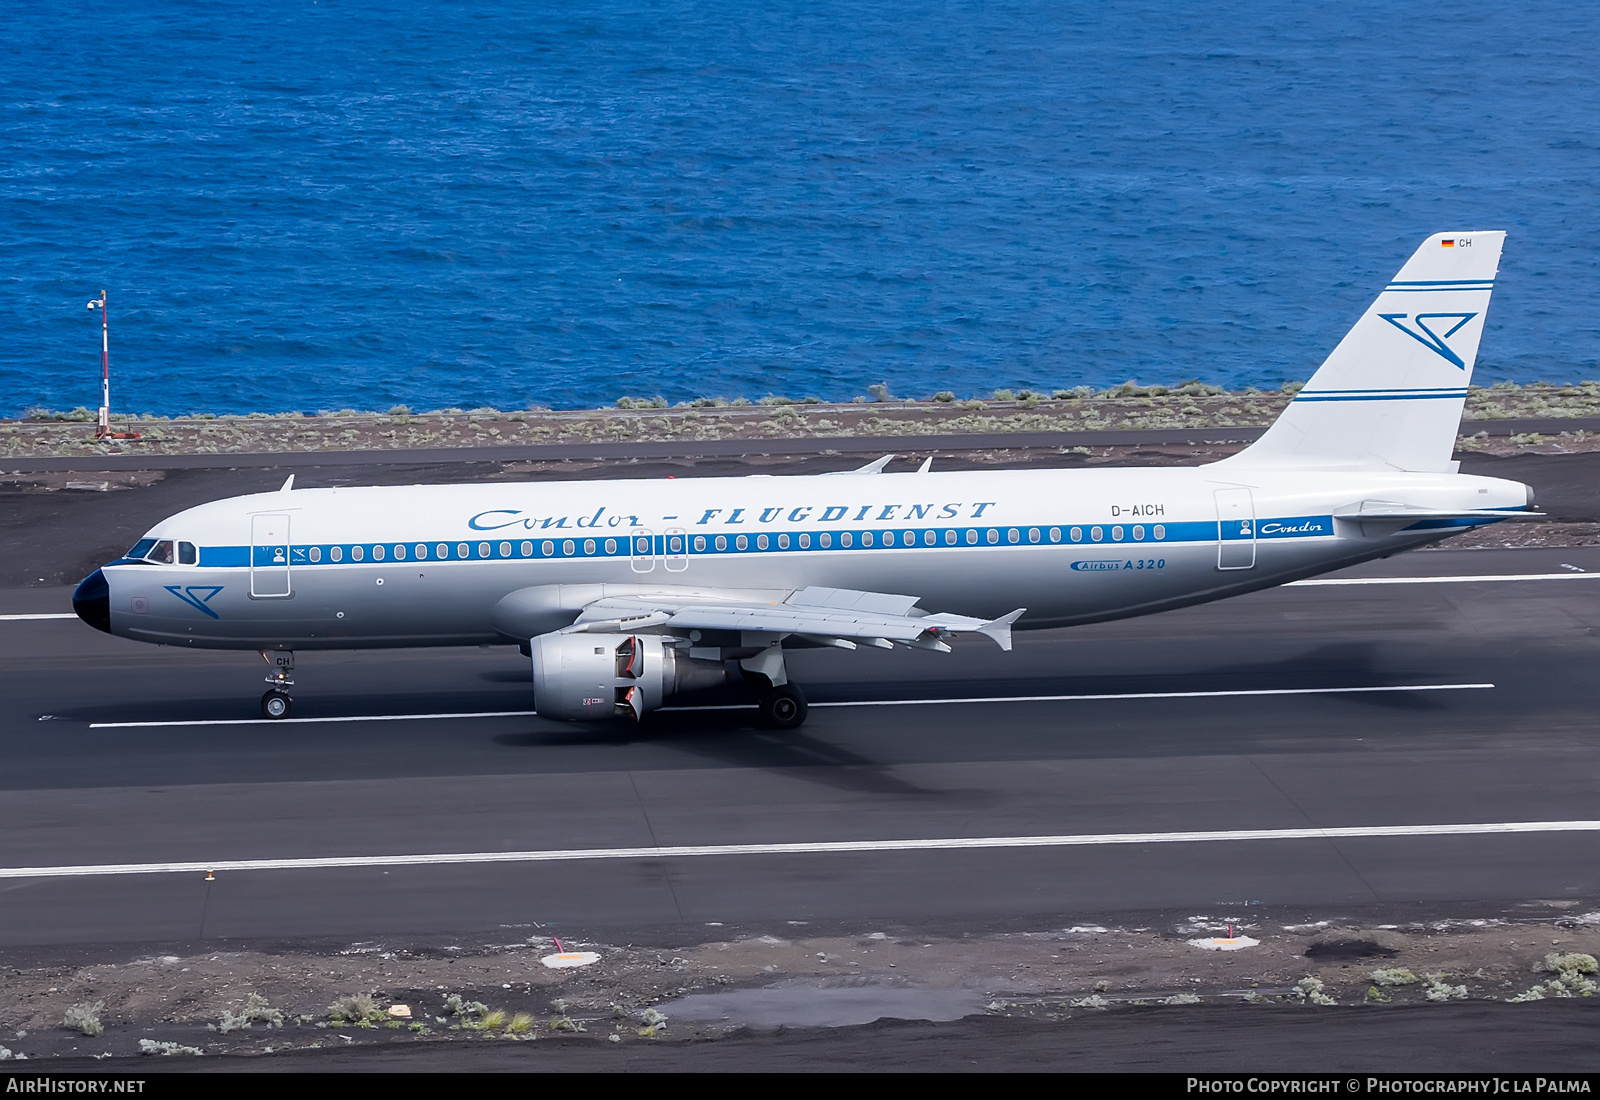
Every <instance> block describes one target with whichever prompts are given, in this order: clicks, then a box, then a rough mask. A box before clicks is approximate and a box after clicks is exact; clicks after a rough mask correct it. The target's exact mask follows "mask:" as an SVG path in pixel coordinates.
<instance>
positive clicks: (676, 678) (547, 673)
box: [529, 634, 727, 722]
mask: <svg viewBox="0 0 1600 1100" xmlns="http://www.w3.org/2000/svg"><path fill="white" fill-rule="evenodd" d="M672 643H673V639H671V638H665V637H661V636H660V635H653V634H541V635H539V636H538V637H537V638H534V639H533V640H532V641H531V642H530V643H529V648H530V649H531V650H532V651H533V707H534V710H536V711H538V713H539V715H540V716H541V717H544V718H565V719H571V720H576V721H580V722H585V721H589V722H592V721H599V720H601V719H605V718H632V719H634V720H635V721H637V720H638V719H639V718H640V717H642V716H643V715H644V713H645V712H646V711H651V710H655V709H656V708H657V707H659V706H660V705H661V704H662V703H663V702H664V701H665V700H666V698H667V697H668V696H669V695H676V694H677V693H678V692H680V691H693V690H695V689H697V688H708V687H716V686H718V685H720V684H722V683H723V682H724V680H725V679H726V677H727V674H726V671H725V670H724V668H723V666H722V662H721V661H706V660H697V659H694V658H691V657H690V656H689V654H688V653H687V652H685V651H683V650H681V649H679V648H678V647H677V646H675V645H673V644H672Z"/></svg>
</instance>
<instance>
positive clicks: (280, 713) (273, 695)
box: [261, 649, 294, 718]
mask: <svg viewBox="0 0 1600 1100" xmlns="http://www.w3.org/2000/svg"><path fill="white" fill-rule="evenodd" d="M261 659H262V660H263V661H265V662H267V664H269V665H271V666H272V671H271V672H270V673H268V674H267V683H269V684H271V685H272V687H271V688H270V689H269V690H268V691H267V693H266V694H265V695H263V696H262V697H261V717H263V718H287V717H289V711H290V709H291V708H292V707H293V706H294V700H292V699H290V698H289V692H288V691H287V690H285V689H287V688H291V687H293V686H294V653H293V651H291V650H287V649H263V650H262V651H261Z"/></svg>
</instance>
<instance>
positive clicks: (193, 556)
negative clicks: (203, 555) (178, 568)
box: [178, 542, 200, 565]
mask: <svg viewBox="0 0 1600 1100" xmlns="http://www.w3.org/2000/svg"><path fill="white" fill-rule="evenodd" d="M199 560H200V556H199V554H197V553H196V552H195V548H194V543H192V542H180V543H178V564H179V565H193V564H194V563H195V562H197V561H199Z"/></svg>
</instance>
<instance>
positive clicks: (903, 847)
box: [0, 821, 1600, 879]
mask: <svg viewBox="0 0 1600 1100" xmlns="http://www.w3.org/2000/svg"><path fill="white" fill-rule="evenodd" d="M1592 832H1600V821H1494V822H1482V823H1470V824H1462V825H1355V826H1345V827H1340V828H1331V829H1216V830H1209V831H1205V832H1186V833H1084V834H1077V835H1071V834H1069V835H1064V836H986V837H948V838H940V839H933V840H823V841H810V842H800V843H790V844H682V845H662V846H650V847H642V848H566V849H560V848H557V849H550V850H546V851H531V852H440V853H437V854H418V855H391V856H320V857H311V858H305V859H221V860H210V861H194V860H188V861H184V862H175V863H90V864H77V865H71V866H62V867H0V879H16V878H88V877H93V876H98V875H169V874H198V873H201V872H215V871H321V870H329V869H335V868H350V867H437V866H445V865H452V864H453V865H460V864H472V863H567V862H578V861H584V860H617V859H695V858H700V857H703V856H791V855H837V854H853V853H862V852H951V851H971V850H977V849H995V848H1094V847H1103V846H1107V845H1119V844H1120V845H1126V844H1203V843H1230V842H1237V841H1250V840H1257V841H1259V840H1358V839H1365V838H1374V837H1432V836H1494V835H1506V834H1518V833H1521V834H1528V833H1592Z"/></svg>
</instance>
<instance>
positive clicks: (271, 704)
mask: <svg viewBox="0 0 1600 1100" xmlns="http://www.w3.org/2000/svg"><path fill="white" fill-rule="evenodd" d="M290 706H291V700H290V699H289V693H288V692H287V691H279V690H278V689H277V688H273V689H272V690H271V691H269V692H267V693H266V694H265V695H263V696H262V697H261V717H263V718H287V717H289V707H290Z"/></svg>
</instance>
